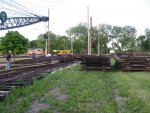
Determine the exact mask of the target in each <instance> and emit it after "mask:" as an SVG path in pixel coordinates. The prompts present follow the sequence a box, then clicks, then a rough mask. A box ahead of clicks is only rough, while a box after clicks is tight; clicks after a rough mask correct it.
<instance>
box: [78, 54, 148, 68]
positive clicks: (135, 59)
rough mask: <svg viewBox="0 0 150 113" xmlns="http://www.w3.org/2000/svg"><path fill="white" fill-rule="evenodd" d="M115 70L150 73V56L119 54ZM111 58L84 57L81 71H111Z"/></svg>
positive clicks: (103, 56) (105, 56)
mask: <svg viewBox="0 0 150 113" xmlns="http://www.w3.org/2000/svg"><path fill="white" fill-rule="evenodd" d="M113 58H114V59H115V64H114V68H116V69H118V70H121V71H150V54H146V53H117V54H113ZM110 60H111V56H108V55H100V56H96V55H83V56H82V60H81V63H80V64H81V70H86V71H87V70H110V67H112V66H111V65H110V62H111V61H110Z"/></svg>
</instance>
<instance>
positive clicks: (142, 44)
mask: <svg viewBox="0 0 150 113" xmlns="http://www.w3.org/2000/svg"><path fill="white" fill-rule="evenodd" d="M136 42H137V48H138V49H139V51H140V52H144V51H145V50H146V49H147V47H148V46H147V44H146V42H147V41H146V36H145V35H140V36H139V37H138V38H137V40H136Z"/></svg>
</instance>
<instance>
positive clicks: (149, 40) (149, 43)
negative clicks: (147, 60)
mask: <svg viewBox="0 0 150 113" xmlns="http://www.w3.org/2000/svg"><path fill="white" fill-rule="evenodd" d="M145 36H146V40H145V44H144V45H145V47H144V48H145V51H150V29H149V28H146V29H145Z"/></svg>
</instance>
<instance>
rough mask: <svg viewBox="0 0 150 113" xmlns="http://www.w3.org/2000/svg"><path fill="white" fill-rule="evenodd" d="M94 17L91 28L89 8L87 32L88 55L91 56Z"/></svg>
mask: <svg viewBox="0 0 150 113" xmlns="http://www.w3.org/2000/svg"><path fill="white" fill-rule="evenodd" d="M91 28H92V17H90V27H89V7H87V30H88V55H91V40H92V29H91Z"/></svg>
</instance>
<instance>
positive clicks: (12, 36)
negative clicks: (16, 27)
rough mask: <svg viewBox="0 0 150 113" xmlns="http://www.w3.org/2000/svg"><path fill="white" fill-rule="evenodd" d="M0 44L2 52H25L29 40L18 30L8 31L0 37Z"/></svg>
mask: <svg viewBox="0 0 150 113" xmlns="http://www.w3.org/2000/svg"><path fill="white" fill-rule="evenodd" d="M0 44H1V47H2V52H3V54H6V53H7V52H8V51H12V53H13V54H15V55H16V54H22V53H25V52H26V50H27V47H28V44H29V41H28V39H27V38H25V37H24V36H23V35H21V34H20V33H19V32H18V31H8V32H7V33H6V35H5V36H4V37H1V43H0Z"/></svg>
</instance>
